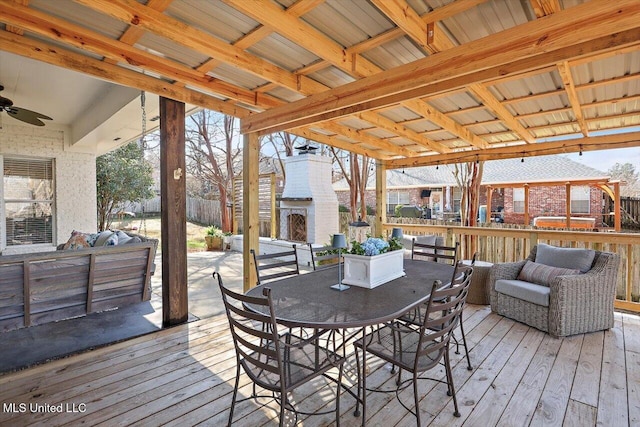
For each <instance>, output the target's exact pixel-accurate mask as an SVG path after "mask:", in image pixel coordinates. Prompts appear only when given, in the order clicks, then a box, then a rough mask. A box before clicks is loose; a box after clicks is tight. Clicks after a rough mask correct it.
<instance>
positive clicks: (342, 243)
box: [331, 233, 351, 291]
mask: <svg viewBox="0 0 640 427" xmlns="http://www.w3.org/2000/svg"><path fill="white" fill-rule="evenodd" d="M331 246H333V247H334V248H337V249H338V283H336V284H335V285H332V286H331V289H335V290H337V291H346V290H347V289H349V288H350V287H351V286H348V285H343V284H342V262H341V260H340V258H341V257H342V249H346V248H347V238H346V237H345V235H344V234H342V233H337V234H334V235H333V238H332V239H331Z"/></svg>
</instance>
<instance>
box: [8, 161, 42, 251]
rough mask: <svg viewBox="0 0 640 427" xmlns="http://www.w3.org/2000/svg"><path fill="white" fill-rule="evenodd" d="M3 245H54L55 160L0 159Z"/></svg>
mask: <svg viewBox="0 0 640 427" xmlns="http://www.w3.org/2000/svg"><path fill="white" fill-rule="evenodd" d="M0 161H1V163H2V169H1V170H2V216H3V220H4V223H5V228H4V233H3V235H2V236H1V237H2V246H3V247H9V246H19V245H35V244H52V243H53V213H54V212H53V207H54V186H53V160H51V159H48V160H43V159H18V158H7V157H5V158H4V159H2V158H0Z"/></svg>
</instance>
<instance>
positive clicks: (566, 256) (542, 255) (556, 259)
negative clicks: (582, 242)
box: [535, 243, 596, 273]
mask: <svg viewBox="0 0 640 427" xmlns="http://www.w3.org/2000/svg"><path fill="white" fill-rule="evenodd" d="M595 256H596V251H594V250H592V249H579V248H558V247H555V246H550V245H545V244H544V243H539V244H538V248H537V250H536V259H535V261H536V262H537V263H539V264H545V265H549V266H551V267H559V268H571V269H573V268H577V269H578V270H580V272H581V273H586V272H587V271H589V270H591V265H592V264H593V259H594V258H595Z"/></svg>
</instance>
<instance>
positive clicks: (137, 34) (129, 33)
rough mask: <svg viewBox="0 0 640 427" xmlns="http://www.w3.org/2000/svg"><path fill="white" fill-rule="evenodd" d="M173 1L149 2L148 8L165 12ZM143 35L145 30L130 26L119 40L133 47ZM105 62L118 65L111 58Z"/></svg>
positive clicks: (156, 0)
mask: <svg viewBox="0 0 640 427" xmlns="http://www.w3.org/2000/svg"><path fill="white" fill-rule="evenodd" d="M173 1H174V0H149V1H148V2H147V7H150V8H151V9H154V10H157V11H158V12H164V11H165V10H166V9H167V8H168V7H169V6H170V5H171V3H173ZM143 35H144V30H143V29H142V28H138V27H136V26H133V25H130V26H129V28H127V29H126V30H125V32H124V33H123V34H122V35H121V36H120V38H119V39H118V40H120V41H121V42H122V43H126V44H128V45H132V46H133V45H134V44H135V43H136V42H137V41H138V40H140V38H141V37H142V36H143ZM105 61H108V62H110V63H112V64H115V63H116V62H111V61H113V60H112V59H111V58H105Z"/></svg>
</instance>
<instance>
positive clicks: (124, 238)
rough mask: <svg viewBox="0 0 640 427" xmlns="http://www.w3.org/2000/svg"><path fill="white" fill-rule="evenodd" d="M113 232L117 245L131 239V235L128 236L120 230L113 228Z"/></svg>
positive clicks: (128, 241)
mask: <svg viewBox="0 0 640 427" xmlns="http://www.w3.org/2000/svg"><path fill="white" fill-rule="evenodd" d="M113 234H115V235H116V236H118V245H125V244H127V243H130V242H131V240H133V237H131V236H129V235H128V234H127V233H125V232H124V231H122V230H114V232H113Z"/></svg>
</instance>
